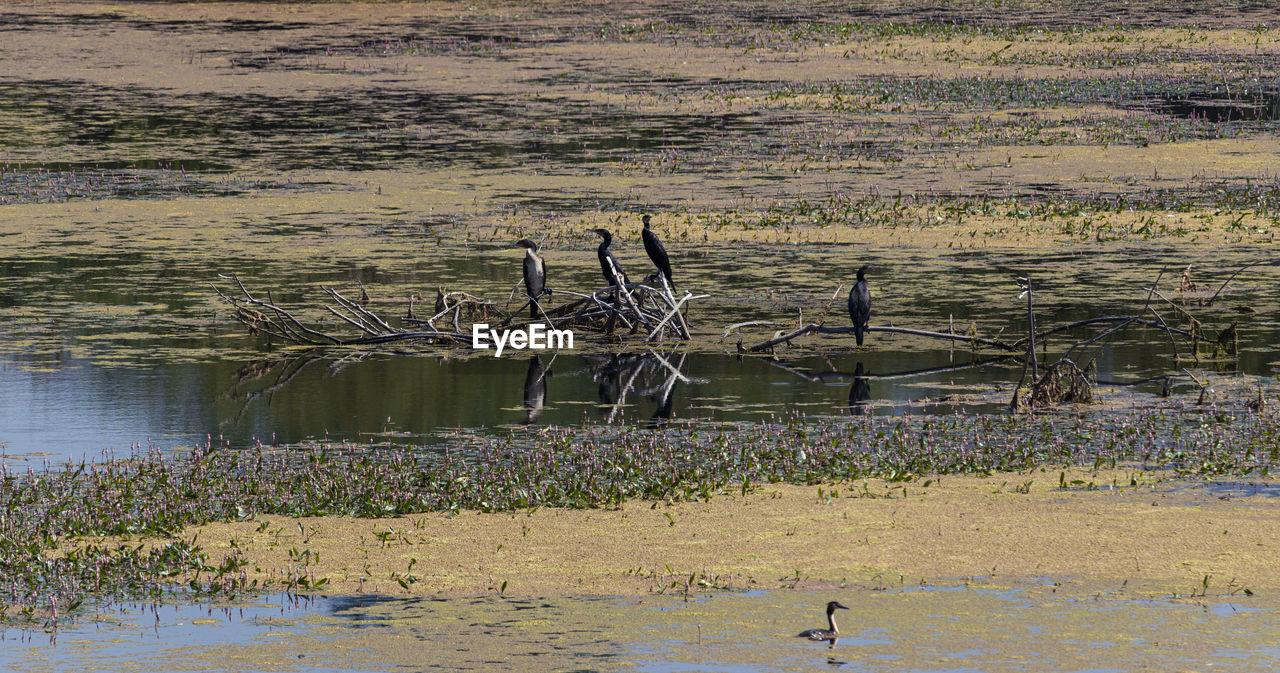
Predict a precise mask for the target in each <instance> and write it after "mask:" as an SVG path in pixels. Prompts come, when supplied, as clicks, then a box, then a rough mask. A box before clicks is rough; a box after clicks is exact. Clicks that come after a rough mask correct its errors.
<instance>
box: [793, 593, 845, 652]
mask: <svg viewBox="0 0 1280 673" xmlns="http://www.w3.org/2000/svg"><path fill="white" fill-rule="evenodd" d="M848 609H849V608H847V607H845V606H843V605H841V604H840V603H839V602H837V601H831V602H830V603H827V628H825V629H808V630H806V631H801V632H800V633H799V635H798V636H797V637H798V638H805V639H808V640H812V641H815V642H816V641H822V640H835V639H836V638H837V637H839V635H840V630H839V629H837V628H836V610H848Z"/></svg>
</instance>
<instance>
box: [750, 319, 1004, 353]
mask: <svg viewBox="0 0 1280 673" xmlns="http://www.w3.org/2000/svg"><path fill="white" fill-rule="evenodd" d="M852 331H853V328H852V327H826V326H824V325H819V324H817V323H810V324H808V325H805V326H803V327H801V328H799V329H797V330H794V331H792V332H789V333H787V334H783V335H781V336H776V337H774V338H772V339H770V340H768V341H766V342H764V343H759V344H756V345H754V346H752V347H750V348H748V349H747V351H748V352H751V353H759V352H760V351H762V350H766V349H768V348H772V347H774V346H776V345H778V344H780V343H783V342H784V341H791V340H792V339H795V338H796V337H801V336H804V335H806V334H809V333H811V332H817V333H819V334H848V333H850V332H852ZM866 331H867V332H892V333H895V334H911V335H914V336H922V337H929V338H931V339H947V340H950V341H967V342H969V343H976V344H981V345H983V346H994V347H996V348H999V349H1001V350H1007V351H1012V350H1014V348H1013V347H1012V346H1010V345H1009V344H1006V343H1004V342H1003V341H997V340H995V339H984V338H982V337H971V336H966V335H963V334H947V333H946V332H930V331H928V330H922V329H911V328H908V327H872V326H870V325H868V326H867V328H866Z"/></svg>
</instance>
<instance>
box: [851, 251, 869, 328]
mask: <svg viewBox="0 0 1280 673" xmlns="http://www.w3.org/2000/svg"><path fill="white" fill-rule="evenodd" d="M870 318H871V290H869V289H867V267H866V265H863V267H862V268H861V269H858V282H856V283H854V284H853V289H852V290H849V319H850V320H852V321H853V337H854V338H855V339H857V341H858V345H859V346H861V345H862V335H863V334H865V333H866V332H867V320H869V319H870Z"/></svg>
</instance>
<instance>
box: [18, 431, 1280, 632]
mask: <svg viewBox="0 0 1280 673" xmlns="http://www.w3.org/2000/svg"><path fill="white" fill-rule="evenodd" d="M1278 438H1280V418H1277V416H1276V415H1275V414H1270V413H1266V412H1263V413H1256V412H1254V411H1252V410H1250V409H1249V408H1248V407H1240V408H1227V407H1205V408H1203V409H1200V408H1192V409H1154V410H1148V411H1142V412H1133V413H1130V414H1123V415H1115V416H1102V415H1093V416H1083V415H1078V416H1067V417H1038V416H985V415H983V416H968V415H954V416H943V417H925V418H890V419H883V418H876V417H866V418H859V419H854V420H836V419H817V420H813V419H806V418H805V417H803V416H801V415H790V416H788V417H786V418H784V419H781V420H778V421H773V422H767V423H760V424H732V425H722V426H708V425H705V424H687V425H676V426H668V427H666V428H663V429H658V430H651V431H637V430H635V429H618V428H612V427H582V428H575V427H560V428H549V429H544V430H531V431H513V432H512V433H511V434H510V435H508V436H505V437H484V436H480V437H474V438H470V439H466V440H460V441H459V442H457V443H456V444H455V445H452V446H450V447H448V448H447V449H446V450H445V451H444V452H443V453H438V452H433V453H424V452H418V451H411V450H408V449H404V448H398V447H394V446H369V445H352V444H340V443H334V444H330V443H316V444H307V445H300V446H292V447H267V446H258V447H255V448H252V449H239V450H238V449H232V448H226V447H215V446H209V445H206V446H203V447H200V448H198V449H196V450H194V451H192V452H191V453H189V454H184V455H177V456H174V455H163V454H158V453H153V454H149V455H136V456H133V457H130V458H128V459H119V460H109V461H105V462H102V463H80V464H76V465H68V466H63V467H61V468H59V469H50V470H46V471H40V472H37V471H32V470H29V471H27V472H25V473H11V472H7V471H5V472H3V473H0V503H2V505H3V506H2V507H0V513H2V515H0V575H2V576H3V577H5V578H6V579H5V585H4V586H2V587H0V588H3V589H5V590H6V591H4V592H3V595H4V603H5V605H6V607H5V609H4V611H3V613H4V614H5V615H6V616H7V617H9V618H17V619H26V620H31V619H37V618H39V619H56V615H58V614H60V613H59V611H61V613H62V614H65V612H66V610H67V609H68V608H70V607H72V606H75V605H78V604H79V603H80V602H82V601H83V600H84V599H85V598H86V597H88V596H97V597H99V598H103V599H124V598H146V599H152V600H159V599H161V598H163V597H164V596H168V595H172V594H174V593H177V594H186V595H193V594H194V595H204V594H220V593H244V592H252V591H255V590H262V589H264V588H265V587H263V586H259V585H258V584H257V583H256V581H255V582H253V583H251V582H249V581H248V580H247V578H246V576H245V574H244V573H242V572H241V571H242V569H243V568H244V565H245V563H247V561H245V560H244V559H243V558H242V557H240V556H239V554H238V553H233V554H231V555H229V556H226V557H225V558H222V559H215V558H210V557H209V555H208V554H207V553H205V552H204V551H203V550H202V549H201V547H200V545H199V540H198V539H192V540H184V539H182V538H181V531H182V530H183V529H184V528H185V527H187V526H193V525H198V524H202V523H207V522H213V521H236V520H247V519H253V518H254V517H258V516H261V515H286V516H293V517H302V516H324V515H333V514H337V515H345V516H355V517H382V516H392V515H402V514H410V513H416V512H432V511H446V512H447V511H458V510H464V509H466V510H479V511H486V512H492V511H511V510H526V509H536V508H542V507H570V508H596V507H613V506H617V505H619V504H621V503H623V502H625V501H628V500H632V499H644V500H653V501H663V500H673V501H681V500H705V499H709V498H713V497H715V496H716V495H718V494H723V493H737V492H744V493H745V492H747V491H750V490H752V489H754V488H756V487H757V486H758V485H760V484H768V483H792V484H825V483H847V482H852V481H860V480H862V479H865V478H873V477H874V478H883V479H886V480H889V481H902V482H907V481H911V480H915V479H921V478H926V477H931V476H932V475H940V474H978V475H989V474H993V473H996V472H1002V471H1011V470H1028V469H1031V468H1035V467H1042V466H1060V465H1061V466H1065V465H1085V466H1094V467H1096V468H1104V467H1115V466H1117V465H1124V466H1130V465H1131V466H1137V467H1139V468H1141V469H1144V470H1169V471H1172V472H1173V473H1176V474H1178V475H1183V476H1190V477H1206V478H1208V477H1214V476H1217V475H1223V474H1233V475H1245V474H1253V475H1258V476H1261V477H1266V476H1268V475H1270V474H1271V472H1272V470H1273V469H1275V467H1276V465H1277V463H1280V448H1277V447H1280V442H1278V441H1277V439H1278ZM263 525H264V526H265V525H268V524H266V523H264V524H263ZM146 540H154V541H153V542H148V541H146ZM157 541H158V542H157ZM291 554H292V555H293V558H294V562H293V563H292V565H291V571H290V576H289V577H286V578H282V579H281V580H280V582H279V585H278V586H276V587H275V588H277V589H284V590H287V591H304V592H305V591H309V590H313V589H316V588H318V587H319V586H322V584H323V580H315V579H314V578H312V577H310V576H309V575H308V572H307V567H308V565H309V563H311V562H312V561H313V560H314V556H313V553H312V552H311V551H310V550H308V549H305V548H303V549H295V550H294V551H293V552H291ZM179 580H180V581H179ZM406 581H408V580H406Z"/></svg>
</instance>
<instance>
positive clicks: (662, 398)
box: [592, 351, 693, 423]
mask: <svg viewBox="0 0 1280 673" xmlns="http://www.w3.org/2000/svg"><path fill="white" fill-rule="evenodd" d="M687 356H688V354H686V353H678V354H675V353H673V354H669V355H667V356H663V355H661V354H659V353H657V352H654V351H648V352H646V353H619V354H616V355H612V356H610V357H609V358H607V359H597V362H596V364H594V365H593V366H592V377H593V378H594V379H595V381H596V384H597V385H598V386H599V389H598V390H599V393H598V396H599V399H600V407H601V411H602V412H603V413H604V415H605V420H606V422H610V423H612V422H613V421H615V420H617V419H618V417H619V414H621V412H622V409H623V407H625V406H626V404H627V396H628V395H630V394H631V393H633V392H635V393H638V394H639V395H642V396H644V397H646V398H647V399H650V400H653V401H654V402H655V403H656V404H657V408H656V409H655V411H654V414H653V420H654V421H663V420H666V419H670V418H671V417H672V416H673V415H674V407H675V389H676V384H677V383H680V382H685V383H690V382H693V381H692V380H691V379H689V378H688V377H686V376H685V375H683V374H681V373H680V369H681V368H683V367H684V363H685V358H686V357H687Z"/></svg>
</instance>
